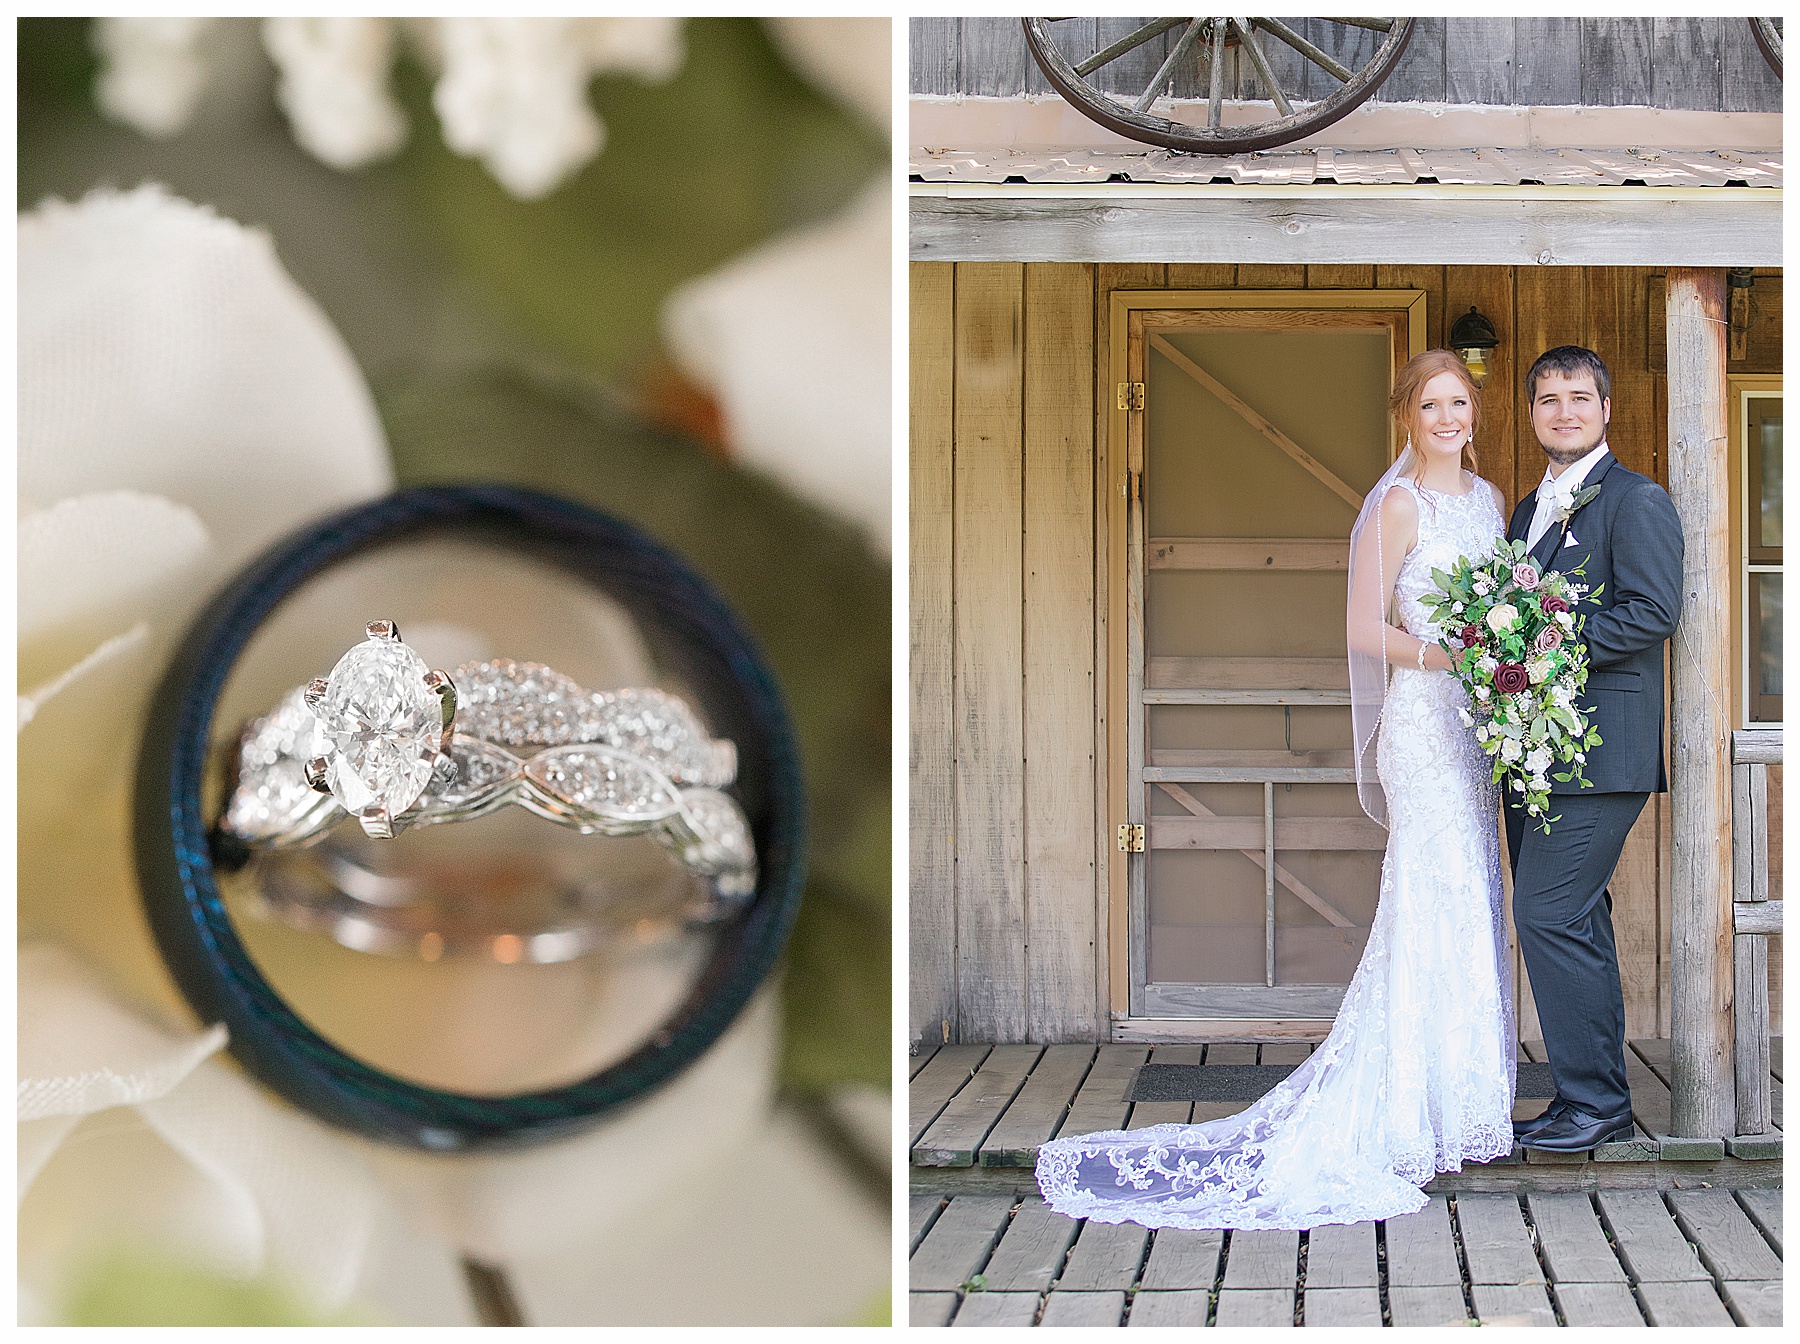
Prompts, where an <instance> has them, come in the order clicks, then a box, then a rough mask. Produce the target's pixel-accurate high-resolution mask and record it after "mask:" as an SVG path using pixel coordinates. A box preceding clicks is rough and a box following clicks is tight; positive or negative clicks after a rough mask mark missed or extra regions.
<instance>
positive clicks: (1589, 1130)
mask: <svg viewBox="0 0 1800 1344" xmlns="http://www.w3.org/2000/svg"><path fill="white" fill-rule="evenodd" d="M1631 1129H1632V1125H1631V1112H1629V1111H1627V1112H1626V1113H1625V1114H1624V1115H1615V1116H1609V1117H1607V1118H1606V1119H1604V1120H1602V1119H1597V1118H1596V1117H1594V1116H1591V1115H1589V1114H1588V1113H1587V1112H1586V1111H1578V1110H1576V1109H1575V1108H1574V1107H1573V1106H1570V1107H1569V1108H1567V1109H1566V1110H1564V1111H1563V1113H1562V1114H1561V1115H1559V1116H1557V1117H1556V1118H1555V1119H1554V1120H1552V1121H1550V1123H1549V1124H1547V1125H1544V1126H1543V1127H1542V1128H1540V1129H1536V1130H1533V1131H1532V1132H1531V1133H1530V1134H1529V1135H1527V1136H1526V1137H1525V1138H1524V1139H1521V1140H1520V1142H1522V1143H1523V1144H1524V1145H1525V1146H1526V1147H1527V1148H1534V1149H1536V1150H1538V1151H1539V1152H1545V1153H1586V1152H1590V1151H1592V1150H1593V1149H1595V1148H1598V1147H1599V1146H1600V1145H1601V1144H1603V1143H1610V1142H1612V1141H1613V1140H1614V1139H1629V1138H1630V1137H1631Z"/></svg>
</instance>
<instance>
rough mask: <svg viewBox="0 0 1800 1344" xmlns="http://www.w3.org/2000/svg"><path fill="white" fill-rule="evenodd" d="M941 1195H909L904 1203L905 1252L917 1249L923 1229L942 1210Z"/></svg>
mask: <svg viewBox="0 0 1800 1344" xmlns="http://www.w3.org/2000/svg"><path fill="white" fill-rule="evenodd" d="M943 1208H944V1198H943V1196H942V1195H911V1196H909V1197H908V1199H907V1203H906V1225H907V1226H906V1253H907V1254H908V1255H911V1254H912V1253H913V1252H914V1251H916V1250H918V1249H919V1238H920V1237H923V1236H924V1235H925V1229H926V1228H928V1227H930V1226H931V1224H932V1221H933V1220H934V1219H935V1218H936V1217H937V1216H938V1214H939V1213H941V1212H943Z"/></svg>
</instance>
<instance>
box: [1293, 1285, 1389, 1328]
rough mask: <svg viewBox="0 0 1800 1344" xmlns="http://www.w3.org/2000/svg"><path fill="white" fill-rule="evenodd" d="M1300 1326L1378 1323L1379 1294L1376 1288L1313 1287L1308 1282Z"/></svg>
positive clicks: (1379, 1313)
mask: <svg viewBox="0 0 1800 1344" xmlns="http://www.w3.org/2000/svg"><path fill="white" fill-rule="evenodd" d="M1301 1311H1302V1316H1303V1320H1302V1324H1305V1325H1308V1326H1313V1325H1325V1326H1333V1325H1336V1326H1345V1325H1374V1326H1379V1325H1380V1324H1381V1292H1380V1290H1379V1289H1376V1288H1314V1287H1313V1286H1312V1284H1311V1282H1310V1281H1309V1282H1308V1283H1307V1286H1306V1293H1305V1300H1304V1301H1303V1302H1302V1303H1301Z"/></svg>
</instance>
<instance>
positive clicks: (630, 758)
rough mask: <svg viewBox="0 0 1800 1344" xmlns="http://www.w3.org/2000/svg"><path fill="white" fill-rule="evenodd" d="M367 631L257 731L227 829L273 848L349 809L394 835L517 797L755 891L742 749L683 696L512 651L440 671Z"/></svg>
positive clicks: (316, 831)
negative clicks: (597, 683)
mask: <svg viewBox="0 0 1800 1344" xmlns="http://www.w3.org/2000/svg"><path fill="white" fill-rule="evenodd" d="M367 633H368V638H367V639H366V641H365V642H364V643H362V644H359V645H357V646H356V647H354V648H352V649H351V650H350V651H349V652H348V653H346V654H345V655H344V657H343V658H342V659H340V660H339V662H338V664H337V666H336V667H334V668H333V669H332V672H331V675H330V676H329V677H325V678H321V679H319V680H316V681H313V682H310V683H308V684H307V685H306V686H304V687H300V688H298V689H296V690H294V691H291V692H289V693H288V694H287V695H286V696H284V697H283V698H282V700H281V701H280V702H279V703H278V704H277V705H276V706H275V707H274V708H273V709H272V710H271V711H270V712H269V713H268V714H267V715H266V716H264V717H263V718H261V719H257V720H255V721H253V722H252V723H250V724H249V725H248V726H247V727H246V728H245V730H244V734H243V737H242V740H241V743H240V746H239V751H238V762H237V764H238V772H237V784H236V787H235V789H234V790H233V792H232V795H231V798H230V800H229V801H228V803H227V804H226V808H225V812H224V815H223V817H222V818H221V820H220V830H221V832H223V833H224V834H227V835H229V836H232V837H234V838H236V839H237V840H239V841H241V842H242V843H243V844H245V845H246V846H247V847H249V848H250V849H252V850H262V851H270V850H280V849H289V848H293V847H296V846H300V845H305V844H309V843H311V842H313V841H315V840H317V839H318V838H320V837H321V836H323V835H324V834H325V833H326V832H327V831H328V830H329V829H330V828H331V827H333V826H335V825H336V824H338V823H339V822H341V821H343V820H344V819H345V818H346V817H348V816H355V817H356V818H357V819H358V821H359V822H360V823H361V825H362V829H363V830H364V832H365V833H366V834H368V835H369V836H371V837H374V838H377V839H386V838H391V837H392V836H394V835H397V834H399V833H400V832H401V831H402V830H404V829H406V828H407V827H409V826H425V825H435V824H439V823H443V822H452V821H466V820H469V819H471V818H474V817H479V816H484V815H486V814H488V813H490V812H494V811H496V810H498V809H500V808H502V807H505V806H508V805H509V804H514V803H516V804H518V805H519V806H521V807H523V808H524V809H526V810H527V811H529V812H533V813H535V814H537V815H538V816H541V817H545V818H547V819H549V820H551V821H555V822H557V823H559V824H561V825H564V826H568V827H570V828H572V829H574V830H576V831H579V832H581V833H583V834H602V835H613V836H622V835H640V834H643V835H649V836H651V837H653V838H654V839H656V840H657V841H658V842H660V843H661V844H663V845H664V846H665V847H667V848H668V849H669V850H670V851H671V853H672V854H673V855H674V856H675V857H676V858H677V859H678V860H679V861H680V862H681V863H682V864H683V865H685V866H686V867H688V868H689V869H691V870H692V871H694V872H696V873H698V874H700V875H701V876H703V877H706V878H708V879H710V880H711V884H712V886H713V889H714V891H715V892H716V893H717V895H718V896H719V898H720V899H721V901H722V902H724V903H725V904H726V905H730V904H732V903H736V902H741V901H742V900H744V899H747V898H748V897H749V896H750V895H751V893H752V892H753V891H754V890H755V886H756V856H755V848H754V845H753V842H752V840H751V837H750V828H749V824H748V822H747V821H746V819H745V817H744V813H743V811H742V809H741V808H740V807H739V806H738V804H737V802H736V801H735V800H734V799H733V798H731V797H730V796H729V795H728V794H726V793H724V792H722V790H723V789H724V788H725V787H726V786H728V785H730V784H731V783H732V782H733V780H734V779H735V778H736V775H737V752H736V749H735V747H734V746H733V745H732V744H731V743H730V742H728V741H722V740H718V739H714V738H712V737H710V736H709V735H708V734H707V732H706V729H705V728H704V726H703V725H702V724H701V723H700V720H699V719H698V718H697V717H696V716H695V715H694V713H693V711H692V710H690V709H689V708H688V707H687V705H686V704H684V703H683V702H682V701H681V700H679V699H677V698H676V697H675V696H672V695H669V694H668V693H667V692H664V691H660V690H656V689H654V688H647V689H629V690H618V691H590V690H587V689H585V688H583V687H582V686H580V685H579V684H577V683H576V682H575V681H573V680H571V679H570V678H568V677H566V676H563V675H562V674H561V673H559V672H556V671H553V670H552V669H550V668H548V667H545V666H543V665H542V664H540V663H524V662H513V661H511V660H506V659H496V660H492V661H484V662H473V663H466V664H464V665H463V666H461V667H459V668H457V669H456V670H455V671H453V672H449V673H444V672H435V671H431V670H429V669H427V667H426V665H425V662H424V660H423V659H421V658H420V657H419V656H418V654H417V653H415V652H414V651H413V650H412V649H411V648H409V647H408V646H407V645H406V644H404V643H403V642H402V641H401V639H400V635H399V631H398V630H397V629H396V628H395V627H394V624H393V622H391V621H375V622H371V623H370V625H369V627H368V632H367Z"/></svg>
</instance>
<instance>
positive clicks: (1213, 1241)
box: [1138, 1227, 1225, 1292]
mask: <svg viewBox="0 0 1800 1344" xmlns="http://www.w3.org/2000/svg"><path fill="white" fill-rule="evenodd" d="M1224 1245H1225V1234H1224V1233H1223V1232H1220V1231H1218V1230H1217V1229H1206V1230H1199V1231H1196V1230H1190V1229H1188V1228H1181V1227H1165V1228H1162V1229H1160V1230H1158V1232H1157V1234H1156V1240H1155V1241H1154V1242H1152V1243H1151V1245H1150V1258H1149V1260H1147V1261H1146V1262H1145V1264H1144V1277H1143V1280H1142V1282H1141V1283H1140V1284H1139V1285H1138V1286H1139V1288H1140V1289H1156V1290H1170V1289H1184V1288H1198V1289H1201V1290H1202V1291H1205V1292H1211V1291H1212V1286H1213V1283H1214V1282H1215V1281H1216V1280H1217V1279H1218V1277H1219V1252H1220V1250H1222V1249H1223V1248H1224Z"/></svg>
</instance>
